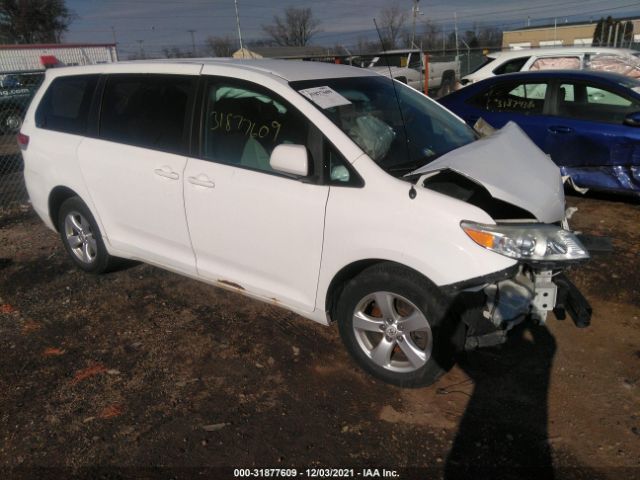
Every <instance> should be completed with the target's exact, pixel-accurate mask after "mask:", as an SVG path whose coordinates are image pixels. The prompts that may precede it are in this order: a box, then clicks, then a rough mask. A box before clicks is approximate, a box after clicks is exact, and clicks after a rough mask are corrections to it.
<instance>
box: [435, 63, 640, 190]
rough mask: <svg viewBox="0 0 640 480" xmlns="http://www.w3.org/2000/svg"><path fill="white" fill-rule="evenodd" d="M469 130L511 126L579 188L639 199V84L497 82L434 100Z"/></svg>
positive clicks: (584, 78)
mask: <svg viewBox="0 0 640 480" xmlns="http://www.w3.org/2000/svg"><path fill="white" fill-rule="evenodd" d="M439 101H440V102H441V103H442V104H443V105H444V106H445V107H447V108H448V109H450V110H452V111H453V112H455V113H456V114H457V115H459V116H460V117H462V118H463V119H464V120H465V121H466V122H467V123H468V124H469V125H474V124H475V122H476V121H477V120H478V119H479V118H480V117H482V118H483V119H484V120H485V121H487V122H488V123H489V124H490V125H492V126H493V127H495V128H501V127H503V126H504V125H505V124H506V123H507V122H509V121H514V122H516V123H517V124H518V125H520V127H521V128H522V129H523V130H524V131H525V132H526V133H527V134H528V135H529V137H531V139H532V140H533V141H534V142H535V143H536V145H538V147H540V148H541V149H542V150H543V151H544V152H545V153H547V154H549V155H551V158H552V159H553V161H554V162H555V163H556V164H557V165H558V166H559V167H560V169H561V171H562V175H563V176H569V177H571V180H572V181H573V183H574V184H575V185H577V186H578V187H586V188H592V189H595V190H608V191H614V192H624V193H640V80H637V79H633V78H629V77H624V76H621V75H617V74H612V73H604V72H587V71H558V70H556V71H541V72H527V73H515V74H510V75H500V76H497V77H492V78H489V79H487V80H483V81H481V82H478V83H474V84H472V85H470V86H468V87H465V88H463V89H461V90H458V91H457V92H454V93H452V94H450V95H447V96H446V97H443V98H441V99H440V100H439Z"/></svg>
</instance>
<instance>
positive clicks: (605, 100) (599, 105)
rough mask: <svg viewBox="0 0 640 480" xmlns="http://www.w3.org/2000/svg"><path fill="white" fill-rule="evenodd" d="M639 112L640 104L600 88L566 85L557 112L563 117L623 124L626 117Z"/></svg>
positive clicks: (559, 96)
mask: <svg viewBox="0 0 640 480" xmlns="http://www.w3.org/2000/svg"><path fill="white" fill-rule="evenodd" d="M637 111H640V102H637V101H634V100H631V99H629V98H627V97H624V96H622V95H620V94H618V93H614V92H613V91H611V90H608V89H605V88H601V87H599V86H595V85H587V84H582V83H577V82H576V83H564V84H562V85H560V89H559V90H558V100H557V112H558V115H560V116H563V117H571V118H578V119H581V120H594V121H598V122H607V123H622V122H623V120H624V117H625V116H627V115H628V114H629V113H633V112H637Z"/></svg>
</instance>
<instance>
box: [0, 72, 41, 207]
mask: <svg viewBox="0 0 640 480" xmlns="http://www.w3.org/2000/svg"><path fill="white" fill-rule="evenodd" d="M43 78H44V74H43V73H42V72H35V73H34V72H12V73H5V74H2V75H0V216H3V215H5V214H7V213H8V212H11V211H13V210H15V209H16V208H19V207H20V205H22V204H25V203H26V202H27V201H28V196H27V190H26V188H25V185H24V177H23V166H24V165H23V162H22V154H21V152H20V148H19V147H18V143H17V141H16V134H17V133H18V132H19V131H20V126H21V125H22V119H23V118H24V114H25V112H26V111H27V108H28V107H29V103H30V102H31V99H32V98H33V95H34V94H35V92H36V90H37V89H38V87H39V86H40V83H41V82H42V80H43Z"/></svg>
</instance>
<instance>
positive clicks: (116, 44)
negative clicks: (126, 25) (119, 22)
mask: <svg viewBox="0 0 640 480" xmlns="http://www.w3.org/2000/svg"><path fill="white" fill-rule="evenodd" d="M111 34H112V35H113V45H114V46H115V49H116V58H117V57H118V39H117V38H116V27H114V26H113V25H112V26H111Z"/></svg>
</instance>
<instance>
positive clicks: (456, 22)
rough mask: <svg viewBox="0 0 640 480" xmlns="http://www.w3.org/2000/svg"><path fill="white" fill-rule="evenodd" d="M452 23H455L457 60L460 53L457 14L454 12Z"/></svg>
mask: <svg viewBox="0 0 640 480" xmlns="http://www.w3.org/2000/svg"><path fill="white" fill-rule="evenodd" d="M453 21H454V23H455V29H456V30H455V32H456V60H458V56H459V55H460V51H459V50H458V12H454V14H453Z"/></svg>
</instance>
